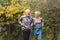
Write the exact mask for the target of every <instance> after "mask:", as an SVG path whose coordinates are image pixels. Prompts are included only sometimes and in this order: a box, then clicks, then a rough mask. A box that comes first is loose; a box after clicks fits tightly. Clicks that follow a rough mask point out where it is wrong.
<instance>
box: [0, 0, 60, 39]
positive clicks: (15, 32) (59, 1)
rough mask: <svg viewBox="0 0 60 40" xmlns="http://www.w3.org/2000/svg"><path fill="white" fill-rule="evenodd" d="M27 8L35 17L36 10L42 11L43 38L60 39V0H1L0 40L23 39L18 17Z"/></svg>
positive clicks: (31, 37)
mask: <svg viewBox="0 0 60 40" xmlns="http://www.w3.org/2000/svg"><path fill="white" fill-rule="evenodd" d="M27 8H29V9H30V10H31V15H32V16H33V17H34V12H35V11H36V10H38V11H40V12H41V17H42V18H43V19H44V22H45V23H44V24H45V26H44V29H42V31H43V33H42V34H43V40H60V0H0V40H23V38H22V30H21V26H20V24H19V23H18V19H19V18H20V17H21V16H22V15H23V14H24V13H25V12H24V11H25V10H26V9H27ZM30 40H34V36H33V35H31V36H30Z"/></svg>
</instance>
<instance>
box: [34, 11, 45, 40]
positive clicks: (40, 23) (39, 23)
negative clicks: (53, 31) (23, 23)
mask: <svg viewBox="0 0 60 40" xmlns="http://www.w3.org/2000/svg"><path fill="white" fill-rule="evenodd" d="M40 14H41V13H40V12H39V11H35V18H34V33H35V40H42V27H44V20H43V19H42V17H40Z"/></svg>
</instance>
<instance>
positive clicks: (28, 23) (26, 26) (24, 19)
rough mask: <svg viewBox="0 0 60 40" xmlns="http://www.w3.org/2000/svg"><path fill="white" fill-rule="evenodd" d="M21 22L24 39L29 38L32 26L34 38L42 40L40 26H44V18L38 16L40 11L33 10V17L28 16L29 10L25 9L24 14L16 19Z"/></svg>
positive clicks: (27, 39)
mask: <svg viewBox="0 0 60 40" xmlns="http://www.w3.org/2000/svg"><path fill="white" fill-rule="evenodd" d="M18 22H19V24H21V28H22V30H23V31H22V32H23V38H24V40H29V36H30V30H31V28H32V26H33V25H34V26H33V27H34V33H35V40H42V30H41V29H42V27H43V26H44V20H43V19H42V18H41V17H40V12H39V11H35V18H32V17H31V16H30V10H29V9H26V10H25V15H23V16H21V17H20V19H19V20H18Z"/></svg>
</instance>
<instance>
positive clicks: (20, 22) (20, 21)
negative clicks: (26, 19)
mask: <svg viewBox="0 0 60 40" xmlns="http://www.w3.org/2000/svg"><path fill="white" fill-rule="evenodd" d="M22 20H23V17H21V18H20V19H19V20H18V22H19V24H21V26H24V23H22Z"/></svg>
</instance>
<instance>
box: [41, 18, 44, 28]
mask: <svg viewBox="0 0 60 40" xmlns="http://www.w3.org/2000/svg"><path fill="white" fill-rule="evenodd" d="M41 21H42V27H44V20H43V19H42V20H41Z"/></svg>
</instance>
